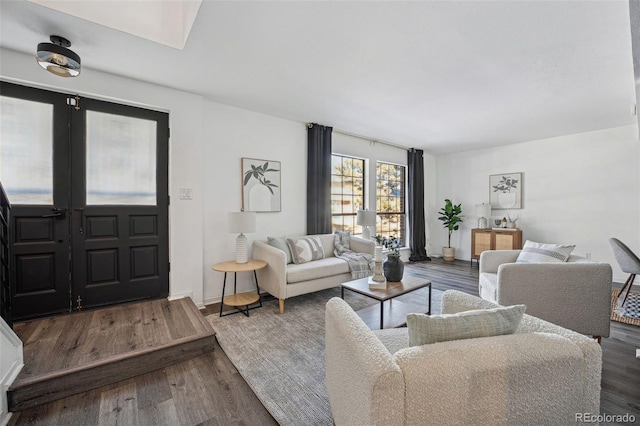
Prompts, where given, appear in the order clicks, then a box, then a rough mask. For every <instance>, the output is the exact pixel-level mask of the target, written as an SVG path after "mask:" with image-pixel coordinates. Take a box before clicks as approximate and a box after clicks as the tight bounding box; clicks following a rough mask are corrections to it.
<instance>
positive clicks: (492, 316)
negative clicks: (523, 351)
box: [407, 305, 527, 346]
mask: <svg viewBox="0 0 640 426" xmlns="http://www.w3.org/2000/svg"><path fill="white" fill-rule="evenodd" d="M526 308H527V307H526V306H525V305H513V306H507V307H499V308H493V309H478V310H472V311H465V312H458V313H457V314H444V315H431V316H429V315H425V314H408V315H407V331H408V332H409V345H410V346H420V345H426V344H428V343H436V342H447V341H449V340H459V339H472V338H476V337H491V336H500V335H502V334H513V333H514V332H515V331H516V329H517V328H518V325H519V324H520V320H521V319H522V315H523V314H524V311H525V309H526Z"/></svg>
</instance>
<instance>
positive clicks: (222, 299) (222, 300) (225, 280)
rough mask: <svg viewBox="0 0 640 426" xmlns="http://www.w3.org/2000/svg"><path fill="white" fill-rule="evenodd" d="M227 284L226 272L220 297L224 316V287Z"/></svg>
mask: <svg viewBox="0 0 640 426" xmlns="http://www.w3.org/2000/svg"><path fill="white" fill-rule="evenodd" d="M226 285H227V273H226V272H225V273H224V280H223V281H222V298H221V299H220V316H222V307H223V306H224V288H225V287H226Z"/></svg>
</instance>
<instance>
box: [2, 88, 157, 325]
mask: <svg viewBox="0 0 640 426" xmlns="http://www.w3.org/2000/svg"><path fill="white" fill-rule="evenodd" d="M0 95H1V96H0V99H1V101H2V115H1V119H2V122H1V124H2V126H1V128H2V134H1V136H2V140H1V143H0V179H1V180H2V182H3V184H4V186H5V189H6V191H7V194H8V197H9V201H10V202H11V204H12V211H11V239H10V240H11V252H12V253H11V269H10V270H11V278H12V279H11V284H12V285H11V287H12V289H11V302H12V311H13V316H14V319H15V320H18V319H25V318H31V317H36V316H43V315H48V314H53V313H58V312H68V311H70V310H72V309H77V308H79V307H93V306H100V305H106V304H113V303H119V302H124V301H130V300H137V299H146V298H157V297H164V296H166V295H167V294H168V289H169V284H168V282H169V281H168V196H167V173H168V116H167V114H165V113H160V112H157V111H150V110H145V109H141V108H135V107H129V106H123V105H118V104H113V103H109V102H103V101H98V100H93V99H87V98H78V97H70V96H68V95H65V94H60V93H54V92H49V91H45V90H40V89H34V88H27V87H23V86H19V85H14V84H10V83H5V82H2V83H1V91H0Z"/></svg>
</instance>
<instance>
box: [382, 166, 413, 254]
mask: <svg viewBox="0 0 640 426" xmlns="http://www.w3.org/2000/svg"><path fill="white" fill-rule="evenodd" d="M405 169H406V167H405V166H401V165H397V164H390V163H383V162H378V163H377V164H376V210H377V212H378V224H377V226H376V235H381V236H382V237H386V238H390V237H395V238H397V240H398V245H399V246H400V247H403V246H404V245H405V233H406V227H405V224H406V212H405V195H406V185H405V182H406V181H405V176H406V173H405Z"/></svg>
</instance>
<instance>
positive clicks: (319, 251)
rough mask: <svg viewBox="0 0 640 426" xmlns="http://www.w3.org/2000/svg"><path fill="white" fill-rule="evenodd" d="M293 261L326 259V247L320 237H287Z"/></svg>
mask: <svg viewBox="0 0 640 426" xmlns="http://www.w3.org/2000/svg"><path fill="white" fill-rule="evenodd" d="M287 244H288V245H289V250H291V258H292V259H293V263H296V264H300V263H306V262H311V261H312V260H318V259H324V248H323V247H322V242H321V241H320V238H318V237H317V236H315V235H311V236H307V237H301V238H287Z"/></svg>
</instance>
